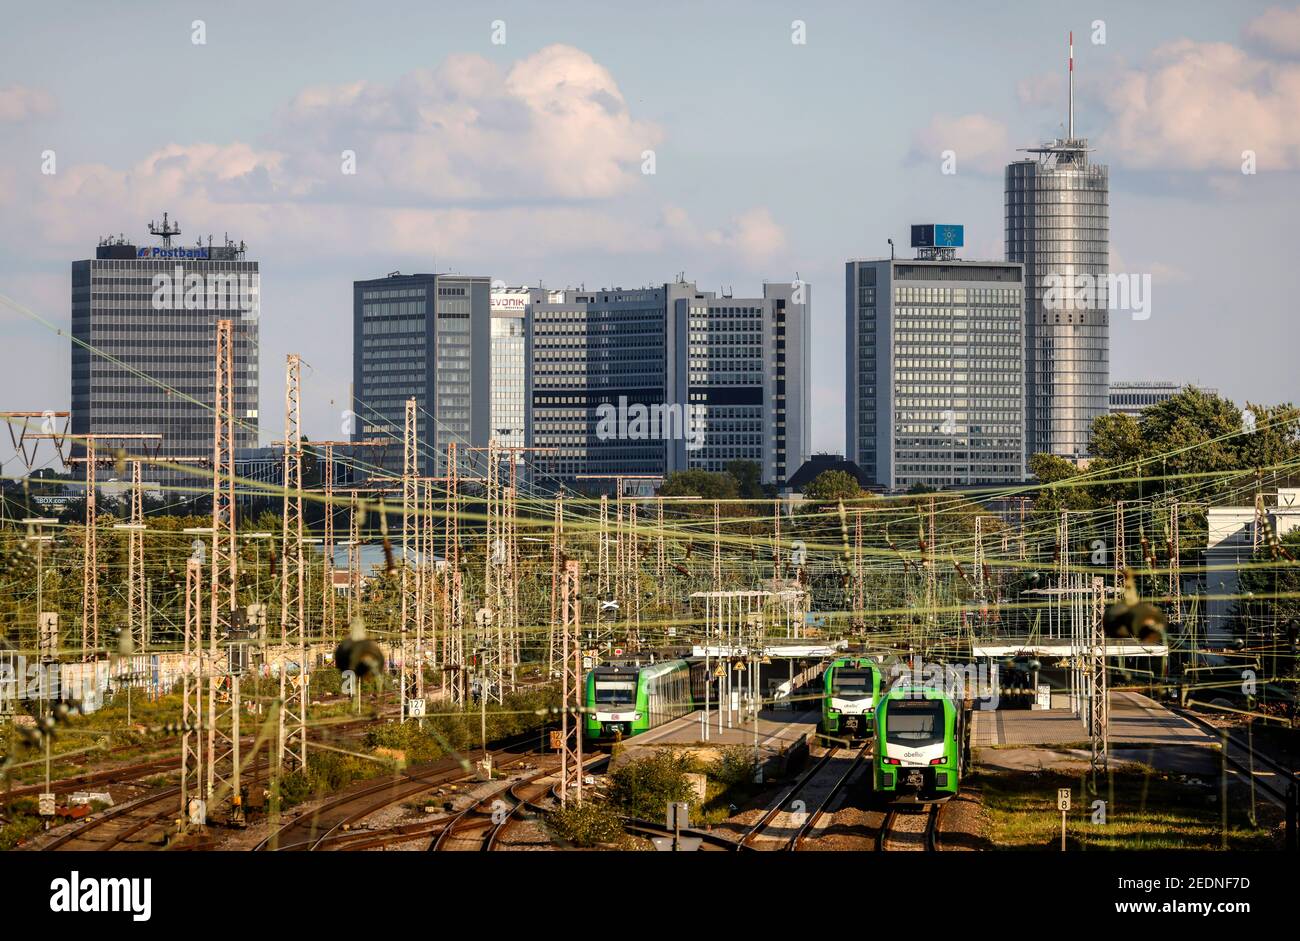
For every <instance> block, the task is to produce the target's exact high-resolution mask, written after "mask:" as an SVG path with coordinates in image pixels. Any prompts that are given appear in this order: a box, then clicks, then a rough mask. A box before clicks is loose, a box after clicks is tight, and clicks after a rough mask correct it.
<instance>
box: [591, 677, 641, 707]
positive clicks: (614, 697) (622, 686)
mask: <svg viewBox="0 0 1300 941" xmlns="http://www.w3.org/2000/svg"><path fill="white" fill-rule="evenodd" d="M596 702H600V703H609V704H622V703H627V704H630V703H634V702H636V677H634V676H629V677H612V676H611V677H604V676H598V677H596Z"/></svg>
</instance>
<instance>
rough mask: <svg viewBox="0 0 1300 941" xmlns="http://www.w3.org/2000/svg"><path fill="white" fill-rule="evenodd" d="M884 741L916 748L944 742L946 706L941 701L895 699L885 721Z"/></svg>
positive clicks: (890, 705)
mask: <svg viewBox="0 0 1300 941" xmlns="http://www.w3.org/2000/svg"><path fill="white" fill-rule="evenodd" d="M885 741H886V742H889V743H890V744H891V745H904V746H909V747H913V748H914V747H916V746H919V745H935V744H937V743H939V742H942V741H943V702H942V701H940V700H938V699H895V700H893V701H892V702H890V704H889V707H888V714H887V716H886V721H885Z"/></svg>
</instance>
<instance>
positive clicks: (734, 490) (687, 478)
mask: <svg viewBox="0 0 1300 941" xmlns="http://www.w3.org/2000/svg"><path fill="white" fill-rule="evenodd" d="M659 495H660V496H662V497H701V498H703V499H705V500H734V499H736V498H737V497H738V496H739V495H740V488H739V486H738V485H737V484H736V478H734V477H732V476H731V475H730V474H715V473H713V472H712V471H706V470H699V469H698V468H692V469H691V470H684V471H673V472H672V473H671V474H669V475H668V476H667V477H665V478H664V482H663V484H662V486H660V488H659Z"/></svg>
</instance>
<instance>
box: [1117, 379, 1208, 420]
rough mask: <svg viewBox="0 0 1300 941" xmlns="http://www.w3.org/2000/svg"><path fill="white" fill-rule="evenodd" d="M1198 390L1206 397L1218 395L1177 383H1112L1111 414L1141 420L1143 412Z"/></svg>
mask: <svg viewBox="0 0 1300 941" xmlns="http://www.w3.org/2000/svg"><path fill="white" fill-rule="evenodd" d="M1190 388H1196V389H1197V391H1200V392H1203V393H1205V394H1206V395H1217V394H1218V392H1217V390H1215V389H1202V388H1200V387H1196V386H1189V385H1180V384H1179V383H1177V382H1112V383H1111V384H1110V413H1111V414H1112V415H1128V416H1130V417H1131V418H1141V417H1142V411H1143V410H1144V409H1148V408H1150V407H1151V406H1153V405H1159V404H1160V403H1161V402H1168V401H1169V400H1170V399H1172V398H1173V397H1174V396H1176V395H1178V393H1180V392H1182V391H1183V390H1184V389H1190Z"/></svg>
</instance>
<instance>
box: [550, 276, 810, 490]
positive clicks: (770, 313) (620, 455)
mask: <svg viewBox="0 0 1300 941" xmlns="http://www.w3.org/2000/svg"><path fill="white" fill-rule="evenodd" d="M811 290H812V289H811V287H810V286H809V285H807V284H802V283H796V284H789V285H785V284H777V283H773V284H767V285H764V290H763V296H762V297H761V298H736V297H726V296H718V295H717V294H715V293H713V292H711V291H700V290H698V289H697V288H696V286H695V285H694V284H693V283H690V282H687V281H676V282H673V283H669V284H664V285H662V286H659V285H656V286H652V287H645V288H637V289H633V290H625V289H623V288H612V289H602V290H598V291H587V290H566V291H554V292H549V293H548V294H547V295H546V297H545V299H544V300H542V299H540V298H539V299H538V300H537V301H536V302H535V303H534V304H533V305H532V308H531V314H530V317H529V328H528V363H529V366H530V369H529V377H528V394H527V405H528V409H529V416H528V421H527V426H528V434H529V444H530V445H531V446H534V447H541V448H552V449H554V450H553V451H547V452H541V453H538V454H536V455H533V456H532V457H531V461H530V462H531V463H532V464H533V465H534V466H535V467H536V468H537V469H538V471H539V472H540V473H542V474H545V475H547V476H549V477H552V478H556V479H560V480H570V481H571V480H573V479H574V478H576V477H580V476H582V475H643V476H650V477H663V476H665V475H667V474H669V473H671V472H673V471H676V470H686V469H689V468H702V469H705V470H711V471H721V470H725V469H726V465H727V464H728V463H730V462H731V461H733V460H749V461H753V462H755V463H757V464H758V465H759V467H760V475H761V478H762V479H763V480H764V481H765V482H783V481H784V480H785V478H786V477H787V476H788V475H789V474H791V473H793V472H794V470H795V469H796V468H797V467H798V466H799V464H800V463H802V461H803V459H804V458H805V457H806V456H807V454H808V453H809V452H810V451H811V441H810V432H809V424H810V414H809V413H810V402H809V394H808V381H809V366H808V360H809V348H810V342H809V331H810V322H809V321H810V315H809V311H810V300H809V298H810V294H811Z"/></svg>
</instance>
